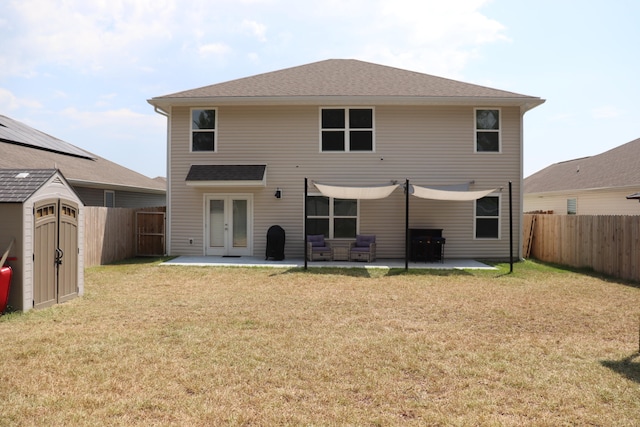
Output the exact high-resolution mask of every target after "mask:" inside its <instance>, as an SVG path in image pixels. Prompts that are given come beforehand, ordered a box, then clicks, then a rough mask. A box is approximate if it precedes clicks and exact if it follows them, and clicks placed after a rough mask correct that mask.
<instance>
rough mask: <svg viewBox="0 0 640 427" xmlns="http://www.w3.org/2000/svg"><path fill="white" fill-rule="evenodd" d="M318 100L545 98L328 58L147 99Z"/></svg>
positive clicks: (518, 101) (161, 102) (159, 102)
mask: <svg viewBox="0 0 640 427" xmlns="http://www.w3.org/2000/svg"><path fill="white" fill-rule="evenodd" d="M317 97H350V98H353V97H363V98H370V97H376V98H387V99H396V100H400V99H402V100H403V101H404V102H407V101H410V100H412V99H413V100H414V101H415V100H418V99H421V100H423V101H424V100H425V99H431V100H440V101H442V100H444V99H448V100H449V101H451V100H459V101H460V100H464V99H471V98H473V99H477V98H482V99H493V100H496V101H502V102H509V103H510V104H511V105H529V104H530V106H529V107H528V108H533V107H534V106H536V105H539V104H541V103H543V102H544V100H542V99H540V98H537V97H531V96H527V95H521V94H517V93H513V92H507V91H503V90H498V89H492V88H488V87H484V86H478V85H474V84H469V83H463V82H460V81H456V80H450V79H445V78H442V77H436V76H432V75H429V74H423V73H418V72H414V71H407V70H402V69H399V68H394V67H388V66H384V65H378V64H372V63H369V62H363V61H358V60H354V59H328V60H325V61H320V62H314V63H311V64H307V65H301V66H298V67H293V68H287V69H284V70H280V71H274V72H270V73H264V74H258V75H255V76H251V77H245V78H241V79H237V80H232V81H228V82H225V83H219V84H214V85H211V86H205V87H201V88H198V89H192V90H187V91H184V92H178V93H174V94H170V95H165V96H160V97H156V98H153V99H150V100H149V103H151V104H152V105H155V106H160V107H162V106H168V105H176V104H180V103H188V102H194V101H197V100H202V99H208V98H218V100H217V101H221V100H227V101H232V100H235V101H236V102H238V101H239V100H247V99H248V98H253V99H264V100H271V101H272V102H274V101H276V100H277V99H286V100H289V101H291V100H297V101H298V102H300V101H301V100H303V99H305V98H317Z"/></svg>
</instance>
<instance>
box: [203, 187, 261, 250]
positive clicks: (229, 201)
mask: <svg viewBox="0 0 640 427" xmlns="http://www.w3.org/2000/svg"><path fill="white" fill-rule="evenodd" d="M252 202H253V198H252V196H251V195H250V194H210V195H207V196H206V197H205V218H206V224H205V234H206V236H205V242H206V254H207V255H221V256H242V255H245V256H246V255H251V254H252V246H253V230H252V229H253V227H252V224H253V214H252V210H253V206H252Z"/></svg>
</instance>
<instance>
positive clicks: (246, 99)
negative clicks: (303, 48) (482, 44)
mask: <svg viewBox="0 0 640 427" xmlns="http://www.w3.org/2000/svg"><path fill="white" fill-rule="evenodd" d="M147 102H148V103H149V104H151V105H153V106H154V107H155V109H156V112H157V113H159V114H163V115H167V113H166V110H167V108H169V107H172V106H185V107H186V106H193V105H212V104H215V105H346V104H350V105H354V104H361V105H426V106H436V105H451V106H456V105H463V106H477V105H491V106H494V105H495V106H505V107H509V106H512V107H520V109H521V111H522V112H523V113H524V112H525V111H528V110H530V109H532V108H534V107H536V106H538V105H540V104H542V103H544V102H545V100H544V99H540V98H536V97H451V96H436V97H426V96H374V95H367V96H357V95H354V96H349V95H330V96H321V95H318V96H200V97H184V98H181V97H175V98H174V97H160V98H152V99H149V100H147Z"/></svg>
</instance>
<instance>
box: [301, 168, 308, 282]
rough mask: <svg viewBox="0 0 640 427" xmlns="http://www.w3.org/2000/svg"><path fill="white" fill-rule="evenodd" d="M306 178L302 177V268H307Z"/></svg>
mask: <svg viewBox="0 0 640 427" xmlns="http://www.w3.org/2000/svg"><path fill="white" fill-rule="evenodd" d="M307 193H308V191H307V178H306V177H305V179H304V206H303V207H302V210H303V212H304V224H302V238H303V239H304V243H303V245H302V246H303V247H304V269H305V270H306V269H307Z"/></svg>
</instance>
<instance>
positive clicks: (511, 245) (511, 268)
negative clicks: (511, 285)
mask: <svg viewBox="0 0 640 427" xmlns="http://www.w3.org/2000/svg"><path fill="white" fill-rule="evenodd" d="M512 199H513V191H512V189H511V181H509V273H513V200H512Z"/></svg>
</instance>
